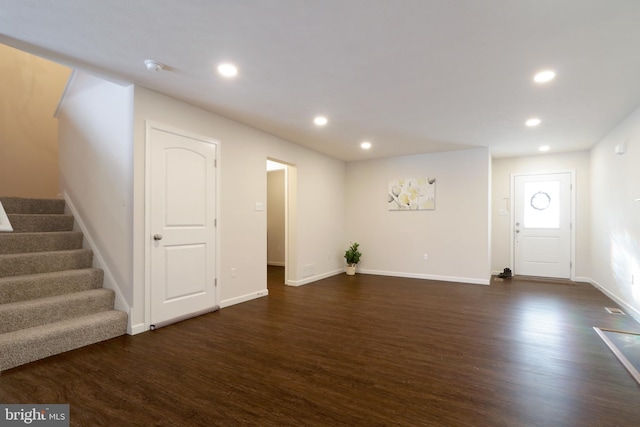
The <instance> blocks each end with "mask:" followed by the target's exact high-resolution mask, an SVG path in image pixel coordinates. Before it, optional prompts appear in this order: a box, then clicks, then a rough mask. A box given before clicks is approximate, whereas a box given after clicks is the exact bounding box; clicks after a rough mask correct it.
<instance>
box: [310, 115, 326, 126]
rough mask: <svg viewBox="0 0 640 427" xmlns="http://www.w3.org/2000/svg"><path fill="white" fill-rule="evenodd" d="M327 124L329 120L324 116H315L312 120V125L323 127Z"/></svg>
mask: <svg viewBox="0 0 640 427" xmlns="http://www.w3.org/2000/svg"><path fill="white" fill-rule="evenodd" d="M328 122H329V120H327V118H326V117H324V116H317V117H316V118H315V119H313V123H315V124H316V125H318V126H324V125H326V124H327V123H328Z"/></svg>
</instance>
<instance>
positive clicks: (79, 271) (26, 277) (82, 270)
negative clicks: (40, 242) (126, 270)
mask: <svg viewBox="0 0 640 427" xmlns="http://www.w3.org/2000/svg"><path fill="white" fill-rule="evenodd" d="M36 253H40V252H36ZM98 270H100V269H99V268H93V267H90V268H78V269H75V270H62V271H51V272H49V273H35V274H23V275H21V276H7V277H0V286H1V285H2V283H4V282H14V281H22V280H29V279H37V278H41V277H51V278H58V277H64V276H68V275H80V274H86V273H88V272H91V271H98Z"/></svg>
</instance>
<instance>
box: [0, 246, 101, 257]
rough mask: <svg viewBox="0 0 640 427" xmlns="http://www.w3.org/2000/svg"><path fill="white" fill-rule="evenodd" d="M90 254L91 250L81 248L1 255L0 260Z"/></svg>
mask: <svg viewBox="0 0 640 427" xmlns="http://www.w3.org/2000/svg"><path fill="white" fill-rule="evenodd" d="M86 252H92V251H91V249H86V248H81V249H67V250H64V251H43V252H23V253H19V254H1V255H0V259H2V258H3V257H5V259H8V258H29V257H39V256H40V257H41V256H47V255H53V256H55V255H65V254H73V253H86Z"/></svg>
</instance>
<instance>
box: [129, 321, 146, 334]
mask: <svg viewBox="0 0 640 427" xmlns="http://www.w3.org/2000/svg"><path fill="white" fill-rule="evenodd" d="M145 331H146V328H145V327H144V323H138V324H137V325H131V326H130V327H127V334H129V335H137V334H141V333H142V332H145Z"/></svg>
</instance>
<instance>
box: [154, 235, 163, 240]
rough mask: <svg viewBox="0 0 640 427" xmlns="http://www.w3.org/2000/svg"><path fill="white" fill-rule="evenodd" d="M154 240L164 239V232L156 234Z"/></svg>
mask: <svg viewBox="0 0 640 427" xmlns="http://www.w3.org/2000/svg"><path fill="white" fill-rule="evenodd" d="M153 240H162V234H154V235H153Z"/></svg>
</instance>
